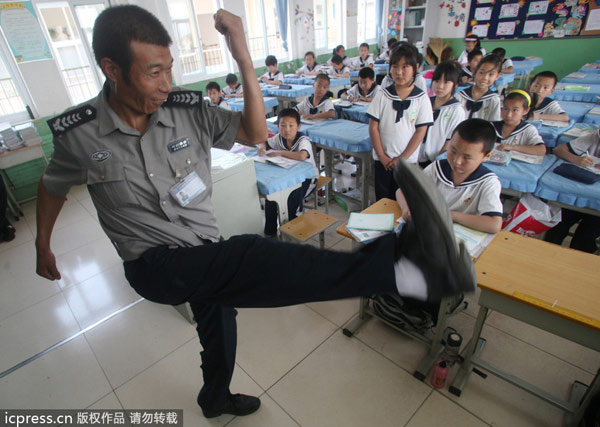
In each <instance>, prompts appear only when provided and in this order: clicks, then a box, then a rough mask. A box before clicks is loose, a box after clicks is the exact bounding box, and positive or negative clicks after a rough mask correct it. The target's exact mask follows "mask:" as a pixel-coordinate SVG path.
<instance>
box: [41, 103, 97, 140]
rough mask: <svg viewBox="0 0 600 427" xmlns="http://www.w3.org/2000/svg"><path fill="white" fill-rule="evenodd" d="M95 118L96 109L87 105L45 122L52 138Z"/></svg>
mask: <svg viewBox="0 0 600 427" xmlns="http://www.w3.org/2000/svg"><path fill="white" fill-rule="evenodd" d="M95 118H96V109H95V108H94V107H92V106H91V105H89V104H86V105H84V106H82V107H79V108H76V109H74V110H69V111H67V112H65V113H63V114H61V115H60V116H58V117H54V118H53V119H50V120H48V121H47V123H48V126H49V127H50V130H51V131H52V134H53V135H54V136H61V135H63V134H65V133H67V132H68V131H70V130H72V129H75V128H76V127H77V126H80V125H82V124H84V123H87V122H89V121H91V120H94V119H95Z"/></svg>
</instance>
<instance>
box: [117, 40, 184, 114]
mask: <svg viewBox="0 0 600 427" xmlns="http://www.w3.org/2000/svg"><path fill="white" fill-rule="evenodd" d="M130 47H131V51H132V53H133V58H134V59H133V63H132V64H131V69H130V71H129V83H126V82H125V79H124V78H123V76H122V74H120V75H119V76H118V77H117V78H116V81H115V83H116V99H117V101H118V102H120V103H122V104H124V106H125V107H127V108H128V109H130V110H133V111H135V112H136V113H138V114H144V115H147V114H152V113H154V112H155V111H158V109H159V108H160V107H161V106H162V104H163V103H164V102H165V101H166V100H167V96H169V93H170V92H171V81H172V76H171V70H172V68H173V57H172V56H171V52H170V50H169V48H168V47H166V46H158V45H154V44H149V43H143V42H138V41H135V40H133V41H131V43H130Z"/></svg>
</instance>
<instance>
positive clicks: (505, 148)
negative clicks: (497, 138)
mask: <svg viewBox="0 0 600 427" xmlns="http://www.w3.org/2000/svg"><path fill="white" fill-rule="evenodd" d="M510 148H511V147H510V145H508V144H500V145H498V146H497V147H496V150H500V151H510Z"/></svg>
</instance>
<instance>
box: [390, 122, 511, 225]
mask: <svg viewBox="0 0 600 427" xmlns="http://www.w3.org/2000/svg"><path fill="white" fill-rule="evenodd" d="M495 139H496V133H495V131H494V127H493V126H492V125H491V124H490V123H489V122H488V121H487V120H482V119H467V120H465V121H463V122H461V123H460V124H459V125H458V126H457V127H456V129H455V130H454V131H453V133H452V137H451V139H450V141H449V142H448V158H447V159H442V160H436V161H435V162H433V163H432V164H430V165H429V166H427V167H426V168H425V170H424V171H423V172H425V175H427V176H429V177H430V178H431V179H432V180H433V181H434V182H435V186H436V187H437V188H438V189H439V190H440V192H441V193H442V195H443V196H444V199H445V200H446V203H448V207H449V208H450V213H451V214H452V221H454V222H456V223H458V224H461V225H464V226H465V227H469V228H472V229H474V230H478V231H483V232H486V233H492V234H495V233H498V232H499V231H500V229H501V227H502V202H501V201H500V191H501V190H502V186H501V184H500V180H499V179H498V177H497V176H496V174H494V173H493V172H491V171H490V170H489V169H488V168H486V167H485V166H484V165H482V163H483V162H485V161H486V160H488V159H489V158H490V156H491V155H492V150H493V148H494V141H495ZM396 200H398V203H399V204H400V206H401V207H402V211H403V212H406V214H404V215H403V216H404V218H407V217H409V216H410V215H411V214H410V209H408V207H407V205H406V203H405V201H404V196H403V194H402V190H398V192H397V193H396Z"/></svg>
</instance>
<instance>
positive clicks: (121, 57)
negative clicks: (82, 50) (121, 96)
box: [92, 5, 171, 83]
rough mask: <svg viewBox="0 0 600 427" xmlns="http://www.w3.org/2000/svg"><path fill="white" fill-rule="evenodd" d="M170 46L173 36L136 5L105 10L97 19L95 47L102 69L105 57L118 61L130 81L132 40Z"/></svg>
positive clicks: (94, 34) (126, 78)
mask: <svg viewBox="0 0 600 427" xmlns="http://www.w3.org/2000/svg"><path fill="white" fill-rule="evenodd" d="M133 40H135V41H138V42H142V43H148V44H153V45H157V46H164V47H169V46H170V45H171V37H170V36H169V33H168V32H167V30H166V29H165V27H164V26H163V25H162V24H161V22H160V21H159V20H158V18H157V17H156V16H154V15H153V14H151V13H150V12H148V11H147V10H146V9H143V8H141V7H139V6H135V5H122V6H113V7H109V8H107V9H104V10H103V11H102V12H101V13H100V14H99V15H98V17H97V18H96V22H95V23H94V30H93V36H92V49H93V50H94V57H95V58H96V63H97V64H98V66H99V67H100V68H102V65H101V61H102V58H109V59H111V60H112V61H114V62H115V63H116V64H117V65H118V66H119V67H121V69H122V71H123V79H124V80H125V82H126V83H129V71H130V70H131V64H132V63H133V61H134V59H135V58H134V57H133V52H132V51H131V41H133Z"/></svg>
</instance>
